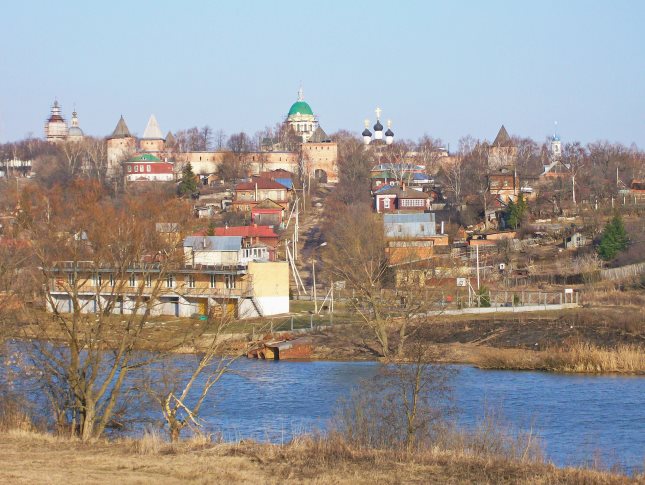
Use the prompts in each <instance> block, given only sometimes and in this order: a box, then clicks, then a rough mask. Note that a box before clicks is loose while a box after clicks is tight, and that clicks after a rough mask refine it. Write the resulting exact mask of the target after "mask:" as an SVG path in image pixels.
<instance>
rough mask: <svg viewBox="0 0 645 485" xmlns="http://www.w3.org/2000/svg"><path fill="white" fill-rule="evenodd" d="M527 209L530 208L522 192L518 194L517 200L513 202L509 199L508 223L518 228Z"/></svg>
mask: <svg viewBox="0 0 645 485" xmlns="http://www.w3.org/2000/svg"><path fill="white" fill-rule="evenodd" d="M526 209H528V205H527V204H526V200H524V196H523V195H522V194H520V195H519V196H518V198H517V202H513V201H512V200H511V201H509V202H508V210H507V212H506V215H507V216H506V217H507V221H508V225H509V226H511V227H512V228H513V229H517V228H518V226H519V225H520V223H521V222H522V219H523V218H524V214H525V213H526Z"/></svg>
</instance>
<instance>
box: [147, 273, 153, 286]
mask: <svg viewBox="0 0 645 485" xmlns="http://www.w3.org/2000/svg"><path fill="white" fill-rule="evenodd" d="M145 285H146V288H150V287H151V286H152V276H150V275H149V274H147V275H146V278H145Z"/></svg>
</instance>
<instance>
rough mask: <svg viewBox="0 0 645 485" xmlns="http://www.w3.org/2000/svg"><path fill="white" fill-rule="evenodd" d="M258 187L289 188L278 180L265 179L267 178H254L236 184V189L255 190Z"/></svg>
mask: <svg viewBox="0 0 645 485" xmlns="http://www.w3.org/2000/svg"><path fill="white" fill-rule="evenodd" d="M256 185H257V188H258V189H259V190H266V189H283V190H287V188H286V187H285V186H284V185H282V184H279V183H278V182H274V181H273V180H269V179H265V178H254V179H253V180H252V181H251V182H242V183H241V184H237V185H236V186H235V190H238V191H239V190H255V189H256Z"/></svg>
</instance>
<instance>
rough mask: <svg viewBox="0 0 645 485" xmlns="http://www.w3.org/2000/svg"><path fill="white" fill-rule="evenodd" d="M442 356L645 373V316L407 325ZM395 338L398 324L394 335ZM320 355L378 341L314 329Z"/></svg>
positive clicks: (635, 312)
mask: <svg viewBox="0 0 645 485" xmlns="http://www.w3.org/2000/svg"><path fill="white" fill-rule="evenodd" d="M409 330H410V334H411V335H412V337H410V338H409V339H408V342H407V348H410V347H411V346H412V345H415V344H418V343H421V344H422V345H423V346H424V347H426V348H427V349H429V350H431V352H429V354H430V355H433V356H435V358H436V359H437V360H438V361H441V362H446V363H456V364H468V365H474V366H477V367H481V368H489V369H490V368H495V369H508V370H511V369H515V370H544V371H557V372H580V373H624V374H643V373H645V314H644V313H643V309H641V308H634V307H627V306H625V307H605V308H579V309H574V310H567V311H561V312H544V313H542V314H540V315H536V314H529V313H527V314H514V315H508V314H493V315H485V316H484V315H477V316H458V317H457V316H443V315H442V316H440V317H437V318H435V319H433V320H432V321H430V322H427V323H424V324H423V325H421V326H418V327H412V328H410V329H409ZM390 338H391V342H393V343H396V341H397V333H396V331H395V329H393V330H392V332H391V334H390ZM314 345H315V351H314V358H316V359H320V360H373V359H376V358H377V357H378V353H377V349H378V343H377V342H376V339H375V338H374V336H373V335H372V334H371V333H370V332H369V330H367V329H365V328H364V327H362V326H360V325H346V326H343V327H332V328H325V329H324V330H321V331H320V332H318V333H317V334H315V335H314Z"/></svg>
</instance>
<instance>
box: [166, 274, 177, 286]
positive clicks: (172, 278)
mask: <svg viewBox="0 0 645 485" xmlns="http://www.w3.org/2000/svg"><path fill="white" fill-rule="evenodd" d="M174 287H175V276H174V275H171V274H169V275H168V276H166V288H174Z"/></svg>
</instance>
